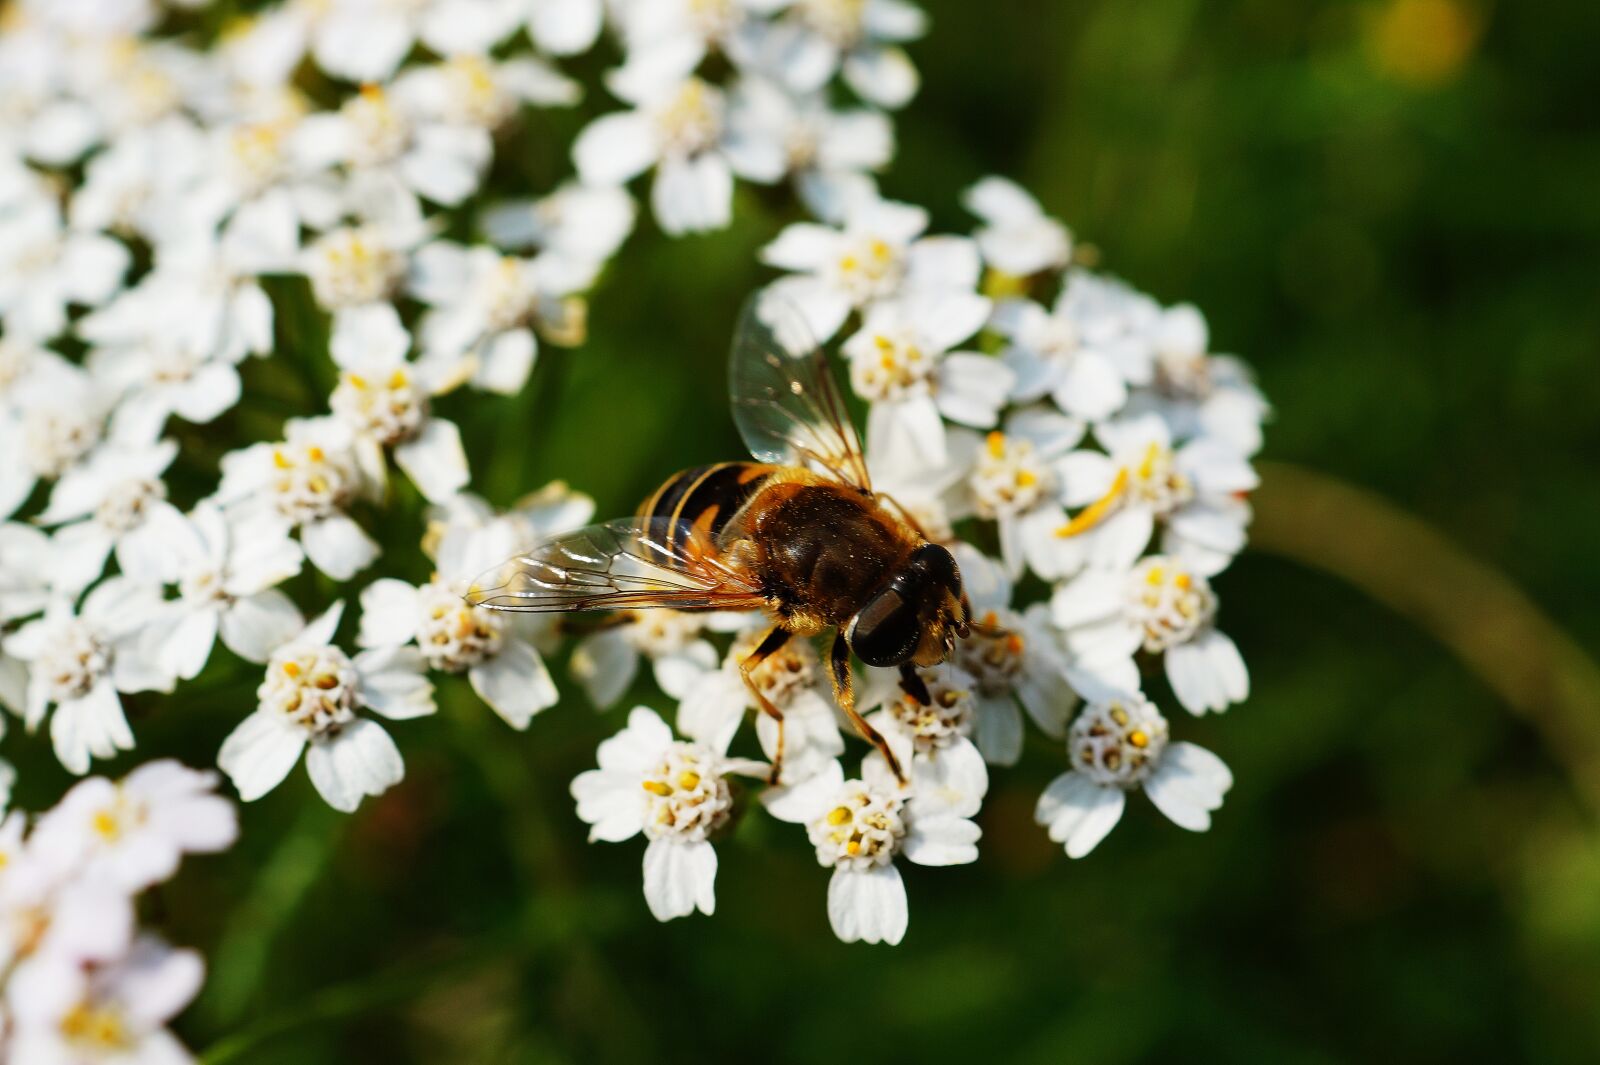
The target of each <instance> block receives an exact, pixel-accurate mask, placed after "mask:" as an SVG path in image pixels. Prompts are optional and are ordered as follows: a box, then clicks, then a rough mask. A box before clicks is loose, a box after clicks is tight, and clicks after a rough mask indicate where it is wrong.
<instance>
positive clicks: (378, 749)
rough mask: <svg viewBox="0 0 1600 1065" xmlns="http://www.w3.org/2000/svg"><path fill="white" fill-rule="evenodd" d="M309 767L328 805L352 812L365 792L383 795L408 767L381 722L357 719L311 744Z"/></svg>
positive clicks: (312, 777)
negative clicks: (330, 736)
mask: <svg viewBox="0 0 1600 1065" xmlns="http://www.w3.org/2000/svg"><path fill="white" fill-rule="evenodd" d="M306 771H307V772H308V773H310V774H311V783H312V784H314V785H316V788H317V791H318V792H319V793H321V795H322V797H323V798H324V799H326V800H327V801H328V805H329V806H331V807H333V808H334V809H335V810H342V811H344V812H345V813H349V812H351V811H352V810H354V809H355V808H356V807H357V806H359V805H360V804H361V800H362V798H363V797H364V796H367V795H381V794H383V793H384V792H385V791H388V790H389V789H390V788H391V787H393V786H394V785H396V784H398V783H400V781H401V779H402V778H404V776H405V772H406V767H405V763H404V762H403V761H402V760H401V758H400V749H399V748H398V747H396V746H395V745H394V740H393V739H392V738H390V736H389V734H388V733H387V732H385V731H384V730H383V727H382V726H380V725H378V724H376V723H374V722H372V721H365V720H356V721H352V722H351V723H350V724H348V725H346V726H344V728H342V729H341V730H340V731H339V734H338V735H337V736H334V737H333V738H332V739H320V740H316V741H314V742H313V743H312V744H311V749H310V750H309V751H307V752H306Z"/></svg>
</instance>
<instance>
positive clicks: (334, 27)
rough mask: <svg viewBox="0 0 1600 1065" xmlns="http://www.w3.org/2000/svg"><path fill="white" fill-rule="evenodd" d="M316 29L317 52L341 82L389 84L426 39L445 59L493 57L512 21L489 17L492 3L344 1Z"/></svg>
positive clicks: (313, 44)
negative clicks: (464, 55) (490, 54)
mask: <svg viewBox="0 0 1600 1065" xmlns="http://www.w3.org/2000/svg"><path fill="white" fill-rule="evenodd" d="M323 10H324V11H325V13H323V14H319V15H318V16H317V17H315V18H314V20H313V22H312V24H311V26H310V36H311V54H312V56H313V57H314V58H315V59H316V61H317V65H318V66H319V67H321V68H322V69H323V70H324V71H326V72H327V73H329V74H332V75H333V76H334V77H336V78H343V79H344V80H346V81H353V82H358V83H368V82H382V81H387V80H389V78H390V77H392V76H393V75H394V72H395V70H396V69H398V68H399V66H400V63H401V61H402V60H404V59H405V57H406V55H407V54H408V53H409V52H410V51H411V49H412V47H413V46H414V45H415V44H416V43H417V42H418V41H419V40H420V41H421V42H422V43H423V44H425V45H427V47H428V48H429V49H430V50H432V51H434V52H438V53H440V54H442V55H453V54H456V53H460V52H472V53H477V54H484V53H487V52H488V50H489V48H490V47H491V46H493V45H494V44H495V42H496V41H498V40H499V39H500V38H501V37H503V36H505V34H507V33H509V32H510V31H511V28H512V25H513V23H511V22H509V21H508V20H502V19H495V18H485V17H484V15H485V14H489V13H491V11H492V7H490V6H488V5H481V4H480V5H473V4H461V3H432V2H430V0H339V2H338V3H336V4H333V5H331V6H328V7H326V8H324V9H323Z"/></svg>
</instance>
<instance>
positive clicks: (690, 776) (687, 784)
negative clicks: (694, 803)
mask: <svg viewBox="0 0 1600 1065" xmlns="http://www.w3.org/2000/svg"><path fill="white" fill-rule="evenodd" d="M699 786H700V774H699V773H696V772H695V771H694V770H692V769H685V770H684V771H683V772H682V773H679V774H678V787H680V788H682V789H683V790H684V791H693V790H694V789H695V788H698V787H699Z"/></svg>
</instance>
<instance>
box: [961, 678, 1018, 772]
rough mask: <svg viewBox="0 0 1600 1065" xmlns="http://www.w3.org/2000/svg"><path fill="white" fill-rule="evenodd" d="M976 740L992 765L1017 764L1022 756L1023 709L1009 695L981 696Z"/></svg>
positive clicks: (985, 758) (986, 759)
mask: <svg viewBox="0 0 1600 1065" xmlns="http://www.w3.org/2000/svg"><path fill="white" fill-rule="evenodd" d="M973 740H974V741H975V742H976V743H977V745H978V750H980V751H982V752H983V757H984V760H985V761H987V762H988V763H989V764H990V765H1016V764H1017V759H1018V758H1021V757H1022V711H1020V710H1018V709H1017V704H1016V701H1015V700H1013V699H1012V698H1011V697H1010V696H1009V695H979V696H978V721H977V729H976V734H975V735H974V736H973Z"/></svg>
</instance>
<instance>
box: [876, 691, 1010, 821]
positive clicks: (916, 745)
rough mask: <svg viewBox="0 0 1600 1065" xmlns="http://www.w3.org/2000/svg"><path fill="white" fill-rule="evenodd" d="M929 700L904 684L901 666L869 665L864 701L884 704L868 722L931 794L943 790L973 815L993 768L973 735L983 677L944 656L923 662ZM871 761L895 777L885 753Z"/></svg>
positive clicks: (945, 799)
mask: <svg viewBox="0 0 1600 1065" xmlns="http://www.w3.org/2000/svg"><path fill="white" fill-rule="evenodd" d="M916 672H917V676H918V677H919V678H920V679H921V680H922V683H923V685H924V686H925V687H926V688H927V694H928V702H927V703H926V704H924V703H922V702H919V701H918V700H917V699H916V698H915V697H914V696H912V695H911V694H910V693H909V692H907V691H905V690H903V688H902V687H901V684H900V676H899V671H898V670H893V669H869V670H868V671H867V678H868V679H867V683H866V685H865V686H864V687H863V690H862V692H861V705H862V706H863V707H873V706H881V707H882V709H881V710H877V711H875V712H873V713H870V714H868V715H867V719H866V720H867V723H868V724H869V725H871V726H872V727H873V728H875V729H877V730H878V732H879V734H881V735H882V736H883V737H884V739H885V740H887V741H888V743H889V748H890V750H892V751H893V752H894V754H895V757H896V758H897V759H898V760H899V762H900V766H901V769H902V771H905V772H908V773H909V774H910V778H911V781H912V784H913V785H914V786H915V787H917V788H920V789H921V790H922V792H923V793H924V794H925V797H926V793H927V792H929V791H933V790H937V792H938V795H937V798H938V801H939V802H940V803H941V804H942V805H945V806H954V807H959V808H960V809H962V810H963V811H965V813H963V814H962V816H964V817H970V816H971V815H972V814H974V813H976V812H977V810H978V806H979V804H980V803H982V801H983V797H984V795H986V794H987V793H988V791H989V770H988V768H987V766H985V764H984V759H983V755H982V754H981V753H980V752H979V751H978V748H977V745H976V744H974V743H973V742H972V736H973V734H974V732H975V731H976V730H977V724H978V723H977V715H978V705H977V699H976V697H977V678H976V677H974V676H973V675H972V674H970V673H968V672H967V671H966V670H964V669H962V668H961V667H960V666H958V665H955V664H954V663H951V662H944V663H941V664H939V665H937V666H933V667H929V668H918V669H917V671H916ZM866 765H867V767H868V769H870V770H872V771H874V772H881V773H882V774H883V776H884V777H885V778H886V779H888V780H890V781H893V780H894V775H893V773H892V772H891V771H890V770H889V768H888V765H887V763H886V762H884V761H883V756H882V755H881V754H880V753H879V752H877V751H873V752H872V754H871V755H869V756H868V758H867V761H866Z"/></svg>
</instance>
